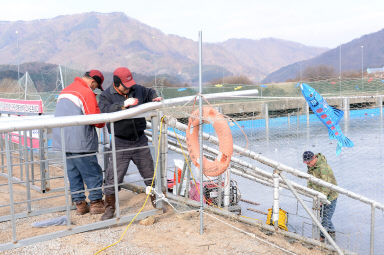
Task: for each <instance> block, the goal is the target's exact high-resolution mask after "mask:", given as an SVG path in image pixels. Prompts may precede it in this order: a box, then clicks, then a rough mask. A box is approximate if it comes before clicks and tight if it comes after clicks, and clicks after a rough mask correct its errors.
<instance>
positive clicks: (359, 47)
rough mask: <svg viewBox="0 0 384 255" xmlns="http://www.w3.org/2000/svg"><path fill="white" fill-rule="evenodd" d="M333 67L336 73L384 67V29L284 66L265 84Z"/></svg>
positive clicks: (266, 79) (269, 77)
mask: <svg viewBox="0 0 384 255" xmlns="http://www.w3.org/2000/svg"><path fill="white" fill-rule="evenodd" d="M321 65H323V66H328V67H332V68H333V69H334V71H335V73H337V74H339V73H341V74H343V73H344V72H353V71H355V72H356V71H358V72H361V70H362V69H363V72H366V69H367V68H375V67H383V66H384V29H382V30H380V31H378V32H375V33H371V34H368V35H363V36H361V37H360V38H357V39H354V40H352V41H350V42H348V43H345V44H342V45H340V46H338V47H336V48H334V49H331V50H329V51H326V52H324V53H322V54H320V55H319V56H316V57H313V58H310V59H308V60H303V61H299V62H296V63H292V64H290V65H287V66H284V67H282V68H280V69H279V70H277V71H275V72H272V73H271V74H269V75H268V76H267V77H266V78H265V79H264V80H263V82H265V83H269V82H281V81H286V80H288V79H295V78H297V77H299V76H300V73H301V72H302V71H304V70H305V69H306V68H307V67H316V66H321Z"/></svg>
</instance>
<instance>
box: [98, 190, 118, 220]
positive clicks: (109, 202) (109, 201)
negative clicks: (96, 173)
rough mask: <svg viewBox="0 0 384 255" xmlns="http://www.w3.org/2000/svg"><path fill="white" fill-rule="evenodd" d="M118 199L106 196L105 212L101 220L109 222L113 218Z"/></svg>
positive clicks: (113, 196)
mask: <svg viewBox="0 0 384 255" xmlns="http://www.w3.org/2000/svg"><path fill="white" fill-rule="evenodd" d="M115 204H116V197H115V194H113V195H105V212H104V214H103V216H101V220H109V219H112V218H113V215H114V214H115V209H116V205H115Z"/></svg>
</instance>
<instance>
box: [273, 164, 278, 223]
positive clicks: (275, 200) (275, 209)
mask: <svg viewBox="0 0 384 255" xmlns="http://www.w3.org/2000/svg"><path fill="white" fill-rule="evenodd" d="M279 211H280V206H279V171H278V170H276V169H275V170H273V208H272V222H273V225H274V226H275V228H276V229H277V228H278V227H279Z"/></svg>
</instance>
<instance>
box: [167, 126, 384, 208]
mask: <svg viewBox="0 0 384 255" xmlns="http://www.w3.org/2000/svg"><path fill="white" fill-rule="evenodd" d="M168 124H169V126H173V127H175V128H177V129H180V130H183V131H185V130H186V128H187V126H186V125H184V124H182V123H180V122H176V121H175V120H174V119H170V120H169V121H168ZM203 138H204V139H206V140H208V141H209V142H211V143H214V144H219V141H218V139H217V137H215V136H211V135H208V134H207V133H204V134H203ZM233 150H234V151H235V152H238V153H240V155H242V156H245V157H249V158H252V159H255V160H257V161H259V162H261V163H263V164H264V165H267V166H270V167H272V168H274V169H277V170H281V171H285V172H287V173H290V174H293V175H295V176H297V177H299V178H303V179H306V180H308V181H311V182H313V183H316V184H319V185H321V186H323V187H327V188H329V189H331V190H333V191H336V192H338V193H340V194H343V195H346V196H348V197H351V198H353V199H356V200H359V201H361V202H364V203H367V204H369V205H372V204H374V205H375V206H376V208H378V209H381V210H383V211H384V205H383V204H382V203H379V202H376V201H375V200H372V199H369V198H367V197H364V196H362V195H359V194H356V193H354V192H352V191H349V190H347V189H344V188H341V187H339V186H336V185H334V184H331V183H328V182H326V181H323V180H320V179H318V178H316V177H314V176H312V175H310V174H307V173H305V172H302V171H300V170H298V169H295V168H293V167H289V166H287V165H284V164H282V163H279V162H277V161H275V160H272V159H269V158H267V157H264V156H262V155H260V154H258V153H256V152H253V151H250V150H247V149H244V148H242V147H240V146H238V145H233Z"/></svg>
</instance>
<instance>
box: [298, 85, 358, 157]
mask: <svg viewBox="0 0 384 255" xmlns="http://www.w3.org/2000/svg"><path fill="white" fill-rule="evenodd" d="M300 89H301V93H302V94H303V96H304V98H305V100H307V103H308V105H309V107H311V109H312V111H313V113H314V114H316V116H317V117H318V118H319V120H320V121H321V122H323V124H324V125H325V126H326V127H327V128H328V134H329V139H336V140H337V147H336V155H339V154H340V152H341V148H342V147H353V142H352V141H351V140H349V139H348V137H346V136H345V135H343V133H342V132H341V128H340V125H339V122H340V120H341V118H342V117H343V116H344V112H343V111H341V110H339V109H336V108H334V107H332V106H329V105H328V104H327V102H326V101H325V100H324V98H323V97H322V96H321V95H320V94H319V93H317V91H316V90H315V89H314V88H312V87H311V86H309V85H308V84H305V83H302V84H300Z"/></svg>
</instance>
